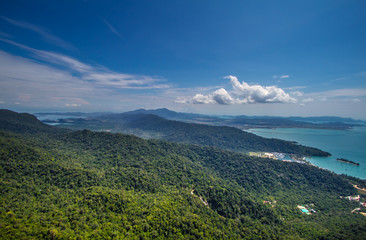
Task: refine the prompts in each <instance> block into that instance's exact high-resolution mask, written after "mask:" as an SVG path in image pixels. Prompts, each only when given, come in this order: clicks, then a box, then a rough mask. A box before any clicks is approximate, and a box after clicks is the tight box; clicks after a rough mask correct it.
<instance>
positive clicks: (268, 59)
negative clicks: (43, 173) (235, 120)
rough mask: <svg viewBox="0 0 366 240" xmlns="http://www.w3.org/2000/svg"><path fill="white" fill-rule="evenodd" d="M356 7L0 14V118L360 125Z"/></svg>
mask: <svg viewBox="0 0 366 240" xmlns="http://www.w3.org/2000/svg"><path fill="white" fill-rule="evenodd" d="M365 12H366V2H365V1H354V0H342V1H337V0H329V1H309V0H308V1H215V0H211V1H203V0H202V1H197V0H196V1H189V0H188V1H178V0H177V1H167V0H166V1H159V0H155V1H139V0H133V1H132V0H131V1H123V0H121V1H112V0H111V1H97V0H94V1H92V0H90V1H89V0H85V1H81V0H80V1H78V0H73V1H71V0H70V1H68V0H64V1H37V0H35V1H18V0H11V1H10V0H4V1H1V3H0V108H9V109H12V110H16V111H27V112H40V111H87V112H90V111H114V112H123V111H128V110H133V109H136V108H147V109H152V108H161V107H167V108H169V109H172V110H176V111H183V112H196V113H205V114H230V115H242V114H245V115H276V116H295V115H296V116H319V115H336V116H347V117H354V118H361V119H366V14H365Z"/></svg>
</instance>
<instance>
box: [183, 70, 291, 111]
mask: <svg viewBox="0 0 366 240" xmlns="http://www.w3.org/2000/svg"><path fill="white" fill-rule="evenodd" d="M225 79H230V84H231V86H232V90H230V91H227V90H226V89H224V88H220V89H218V90H216V91H214V92H213V93H212V94H207V95H203V94H196V95H195V96H194V97H193V98H190V99H184V100H182V99H179V100H177V102H180V103H193V104H198V103H199V104H214V103H217V104H221V105H231V104H243V103H294V102H296V99H295V98H292V97H290V95H289V94H288V93H286V92H285V91H284V90H283V89H281V88H278V87H276V86H261V85H249V84H247V83H246V82H242V83H240V82H239V81H238V79H237V77H235V76H231V75H230V76H226V77H225Z"/></svg>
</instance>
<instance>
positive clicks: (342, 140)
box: [246, 127, 366, 179]
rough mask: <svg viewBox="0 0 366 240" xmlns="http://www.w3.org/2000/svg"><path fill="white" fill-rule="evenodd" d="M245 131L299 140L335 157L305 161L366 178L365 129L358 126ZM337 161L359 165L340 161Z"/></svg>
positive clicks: (302, 143)
mask: <svg viewBox="0 0 366 240" xmlns="http://www.w3.org/2000/svg"><path fill="white" fill-rule="evenodd" d="M246 131H248V132H251V133H254V134H256V135H258V136H261V137H266V138H278V139H283V140H287V141H296V142H297V143H298V144H301V145H305V146H309V147H315V148H319V149H321V150H323V151H326V152H329V153H330V154H332V156H330V157H307V158H306V160H307V161H309V162H310V163H312V164H314V165H316V166H318V167H320V168H324V169H327V170H329V171H332V172H335V173H337V174H346V175H349V176H353V177H358V178H360V179H366V127H355V128H352V129H349V130H328V129H306V128H276V129H265V128H252V129H249V130H246ZM337 158H344V159H347V160H350V161H353V162H356V163H359V166H356V165H353V164H349V163H345V162H341V161H337Z"/></svg>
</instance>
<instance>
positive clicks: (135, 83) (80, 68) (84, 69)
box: [0, 38, 169, 90]
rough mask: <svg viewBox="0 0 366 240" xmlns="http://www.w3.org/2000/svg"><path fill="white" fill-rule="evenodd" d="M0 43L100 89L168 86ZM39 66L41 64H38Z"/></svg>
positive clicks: (156, 81) (24, 47)
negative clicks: (31, 55)
mask: <svg viewBox="0 0 366 240" xmlns="http://www.w3.org/2000/svg"><path fill="white" fill-rule="evenodd" d="M0 41H3V42H6V43H9V44H11V45H14V46H17V47H20V48H22V49H25V50H27V51H30V52H31V53H33V54H34V57H35V58H37V59H39V60H42V61H45V62H46V63H47V66H48V64H49V63H52V64H54V65H55V66H56V67H57V68H63V69H64V68H65V67H66V68H67V69H66V71H67V72H69V73H70V74H72V75H73V76H76V77H77V78H78V79H79V80H82V81H83V82H86V81H89V82H93V83H94V84H96V85H99V86H100V87H114V88H120V89H140V90H142V89H162V88H168V87H169V85H168V84H163V83H160V82H162V81H163V79H159V78H153V77H150V76H145V75H137V74H125V73H118V72H114V71H111V70H109V69H107V68H105V67H102V66H92V65H89V64H86V63H83V62H81V61H79V60H77V59H75V58H72V57H70V56H66V55H64V54H59V53H55V52H49V51H43V50H38V49H34V48H30V47H28V46H25V45H22V44H19V43H17V42H14V41H11V40H8V39H3V38H0ZM39 64H41V63H39ZM45 65H46V64H45Z"/></svg>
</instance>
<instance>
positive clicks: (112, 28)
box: [102, 18, 124, 39]
mask: <svg viewBox="0 0 366 240" xmlns="http://www.w3.org/2000/svg"><path fill="white" fill-rule="evenodd" d="M102 21H103V22H104V24H105V25H107V27H108V28H109V30H110V31H111V32H112V33H113V34H115V35H116V36H118V37H119V38H121V39H124V37H123V36H122V34H121V33H119V32H118V31H117V30H116V29H115V28H114V27H113V26H112V24H110V23H109V22H108V21H107V20H105V19H104V18H102Z"/></svg>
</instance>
